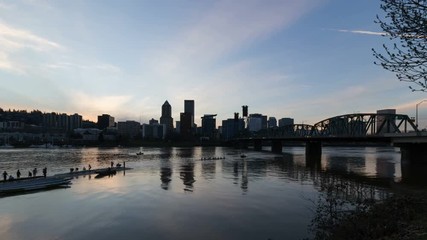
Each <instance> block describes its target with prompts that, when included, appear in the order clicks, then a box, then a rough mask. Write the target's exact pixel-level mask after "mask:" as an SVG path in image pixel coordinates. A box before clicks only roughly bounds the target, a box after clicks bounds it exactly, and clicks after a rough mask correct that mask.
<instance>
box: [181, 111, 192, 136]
mask: <svg viewBox="0 0 427 240" xmlns="http://www.w3.org/2000/svg"><path fill="white" fill-rule="evenodd" d="M191 120H192V116H191V113H185V112H183V113H181V114H180V123H181V126H180V134H181V136H182V138H183V139H190V138H191V137H192V135H193V134H192V121H191Z"/></svg>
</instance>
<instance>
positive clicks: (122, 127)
mask: <svg viewBox="0 0 427 240" xmlns="http://www.w3.org/2000/svg"><path fill="white" fill-rule="evenodd" d="M117 133H118V134H119V135H120V136H123V137H128V138H132V139H133V138H136V137H138V136H140V134H141V124H140V123H139V122H136V121H126V122H118V123H117Z"/></svg>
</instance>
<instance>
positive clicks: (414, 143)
mask: <svg viewBox="0 0 427 240" xmlns="http://www.w3.org/2000/svg"><path fill="white" fill-rule="evenodd" d="M233 142H234V144H236V145H237V146H239V147H243V148H246V147H247V146H248V145H250V144H252V145H253V147H254V149H255V150H261V149H262V146H263V145H265V144H270V145H271V149H272V151H273V152H281V151H282V147H283V143H284V142H301V143H305V146H306V155H312V156H315V158H316V159H319V158H320V155H321V148H322V144H323V143H355V142H358V143H359V144H360V143H362V144H363V143H373V142H374V143H386V144H390V145H393V146H396V147H400V149H401V153H402V159H408V160H409V161H411V162H412V161H420V160H421V161H424V162H427V134H424V132H420V131H419V130H418V129H417V127H416V126H415V124H414V122H413V120H412V119H410V118H409V117H408V116H407V115H403V114H384V113H381V114H377V113H354V114H346V115H340V116H335V117H331V118H328V119H325V120H322V121H320V122H318V123H316V124H314V125H307V124H294V125H288V126H284V127H276V128H269V129H264V130H261V131H258V132H255V133H249V135H245V136H239V137H237V138H235V139H234V140H233Z"/></svg>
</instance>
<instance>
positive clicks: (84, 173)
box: [54, 166, 132, 177]
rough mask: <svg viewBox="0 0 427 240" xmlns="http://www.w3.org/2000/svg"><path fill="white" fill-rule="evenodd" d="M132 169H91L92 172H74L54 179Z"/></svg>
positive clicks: (62, 174) (58, 175) (60, 174)
mask: <svg viewBox="0 0 427 240" xmlns="http://www.w3.org/2000/svg"><path fill="white" fill-rule="evenodd" d="M131 169H132V168H129V167H122V166H120V167H108V168H97V169H91V170H88V169H87V170H81V171H73V172H68V173H58V174H55V175H54V177H78V176H85V175H92V174H98V173H101V172H106V171H117V172H118V171H126V170H131Z"/></svg>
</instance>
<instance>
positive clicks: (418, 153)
mask: <svg viewBox="0 0 427 240" xmlns="http://www.w3.org/2000/svg"><path fill="white" fill-rule="evenodd" d="M395 146H396V147H400V153H401V162H402V163H405V164H406V163H409V164H414V163H422V164H427V142H423V143H399V144H395Z"/></svg>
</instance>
